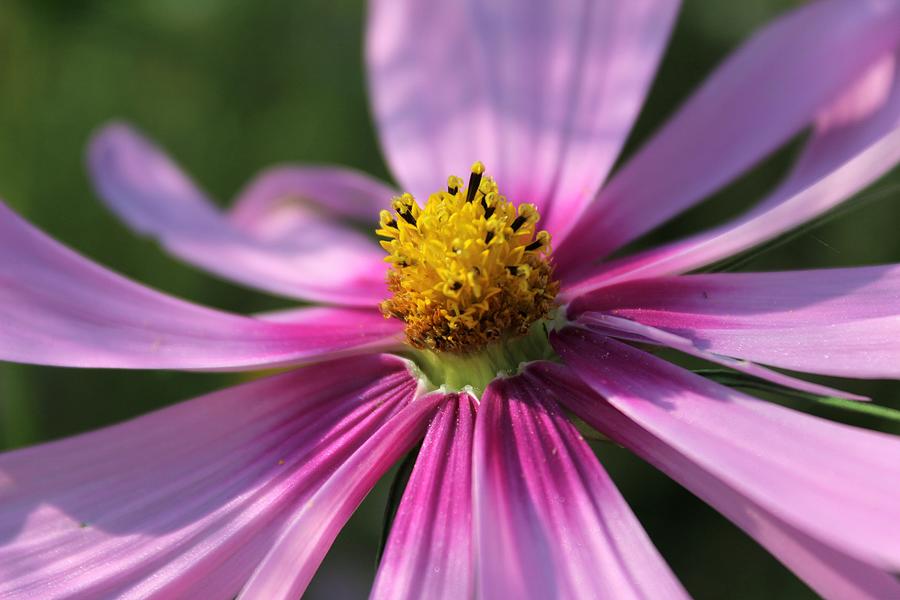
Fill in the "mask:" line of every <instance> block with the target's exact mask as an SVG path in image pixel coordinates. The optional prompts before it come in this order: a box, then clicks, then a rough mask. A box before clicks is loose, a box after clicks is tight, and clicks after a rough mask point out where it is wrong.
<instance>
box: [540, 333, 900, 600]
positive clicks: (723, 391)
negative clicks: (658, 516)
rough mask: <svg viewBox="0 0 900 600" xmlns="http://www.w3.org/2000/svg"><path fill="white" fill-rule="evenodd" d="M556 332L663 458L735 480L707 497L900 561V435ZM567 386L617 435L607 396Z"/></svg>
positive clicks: (858, 552) (581, 409) (699, 473)
mask: <svg viewBox="0 0 900 600" xmlns="http://www.w3.org/2000/svg"><path fill="white" fill-rule="evenodd" d="M553 342H554V347H555V348H557V351H558V352H559V353H560V355H561V356H562V358H563V361H564V362H565V363H566V364H567V365H569V366H570V367H571V368H572V369H573V370H574V372H575V373H576V374H577V375H578V376H579V377H580V378H581V379H582V380H583V381H584V382H585V383H586V384H587V385H588V386H590V387H591V389H593V390H594V391H595V392H596V393H597V394H600V395H602V396H603V398H605V399H606V401H607V402H609V404H610V405H611V406H612V407H614V408H615V409H616V410H618V411H620V412H621V413H622V414H623V415H624V416H625V417H627V418H628V419H630V420H631V421H633V423H634V424H635V426H636V428H639V429H642V430H643V431H644V433H643V434H642V435H643V436H644V438H647V439H649V438H655V442H654V443H655V445H656V450H655V453H656V456H655V458H656V460H667V459H666V458H665V457H666V456H667V455H670V454H671V455H676V456H679V457H681V459H683V466H684V465H687V467H686V468H689V469H690V470H691V472H690V473H689V474H688V475H684V477H685V478H687V479H686V480H684V481H682V482H683V483H684V484H685V485H686V486H688V487H689V488H691V489H693V488H692V487H691V486H692V480H691V479H690V478H696V479H698V480H702V479H704V478H706V479H710V478H711V479H714V480H715V481H716V483H715V484H711V487H712V488H715V489H720V490H722V489H725V490H728V491H727V493H723V494H721V495H719V494H715V493H713V494H711V495H709V497H705V499H706V500H707V501H709V502H711V503H712V504H713V505H714V506H716V507H717V508H720V510H723V512H724V513H725V514H726V516H729V517H731V518H734V513H735V512H736V511H738V510H739V508H740V507H739V506H738V505H737V503H748V504H750V505H751V506H752V508H750V507H745V508H744V510H748V509H749V510H750V511H751V512H750V514H747V515H745V516H744V517H743V518H744V519H747V521H745V523H749V522H752V521H753V520H754V515H753V513H754V512H755V511H756V510H761V511H763V512H764V513H767V515H768V518H770V519H771V520H773V521H781V522H784V523H785V524H787V525H788V526H789V527H791V528H794V529H796V530H797V531H799V532H800V533H802V534H803V535H804V536H807V537H808V538H810V539H812V540H815V541H816V542H818V543H819V544H824V545H825V546H827V547H830V548H832V549H833V551H834V553H835V554H846V555H848V556H851V557H853V558H855V559H857V561H861V562H865V563H868V564H870V565H872V566H875V567H878V568H881V569H884V570H897V569H900V502H897V496H898V487H897V482H898V481H900V439H898V438H896V437H893V436H890V435H887V434H882V433H876V432H872V431H866V430H863V429H858V428H855V427H850V426H847V425H841V424H837V423H832V422H829V421H826V420H824V419H820V418H817V417H812V416H809V415H805V414H803V413H800V412H797V411H793V410H790V409H787V408H784V407H781V406H779V405H777V404H773V403H770V402H765V401H762V400H757V399H755V398H751V397H749V396H746V395H744V394H742V393H740V392H737V391H735V390H731V389H729V388H726V387H724V386H721V385H719V384H717V383H714V382H712V381H710V380H708V379H704V378H702V377H700V376H698V375H695V374H693V373H690V372H689V371H686V370H684V369H681V368H680V367H677V366H675V365H672V364H669V363H667V362H665V361H663V360H661V359H658V358H656V357H654V356H652V355H650V354H647V353H644V352H642V351H640V350H637V349H635V348H632V347H630V346H626V345H624V344H622V343H620V342H616V341H614V340H612V339H610V338H605V337H603V336H596V335H592V334H590V333H587V332H584V331H583V330H581V331H575V330H572V329H571V328H570V329H568V330H563V331H562V332H561V333H560V334H558V335H554V339H553ZM569 396H570V394H561V397H563V398H564V399H563V401H564V402H566V403H567V405H569V406H570V408H572V409H573V410H575V412H576V413H577V414H579V415H580V416H581V417H582V418H584V419H585V420H586V421H588V422H589V423H590V424H591V425H592V426H594V427H597V428H598V429H599V430H600V431H602V432H603V433H610V434H611V435H613V436H615V435H616V433H615V432H616V431H617V429H615V427H614V426H612V425H611V424H608V422H606V421H604V419H605V418H606V417H605V414H606V412H609V411H602V412H603V415H601V411H600V410H599V409H596V406H598V405H601V404H603V402H602V401H601V400H600V399H599V398H596V397H595V398H593V399H591V400H584V399H582V400H579V401H577V402H576V401H574V400H573V401H571V402H570V401H568V400H566V399H565V398H568V397H569ZM576 404H577V406H576ZM626 431H627V429H626ZM648 443H649V442H648ZM635 450H636V451H639V452H640V448H635ZM660 457H663V458H660ZM673 476H675V475H674V474H673ZM698 493H699V492H698ZM701 496H702V494H701ZM726 509H727V510H726ZM729 511H731V513H729ZM738 524H739V525H741V526H742V527H743V526H745V524H744V523H742V522H738ZM750 533H751V535H754V533H755V532H754V531H752V530H751V531H750ZM760 542H761V543H763V544H764V545H765V544H766V540H764V539H761V540H760ZM772 551H773V552H774V553H775V554H776V555H777V554H778V552H776V551H775V550H772ZM779 558H781V559H782V560H785V557H784V556H779ZM800 574H801V575H802V573H800ZM895 585H896V583H895ZM896 589H900V586H898V587H897V588H896Z"/></svg>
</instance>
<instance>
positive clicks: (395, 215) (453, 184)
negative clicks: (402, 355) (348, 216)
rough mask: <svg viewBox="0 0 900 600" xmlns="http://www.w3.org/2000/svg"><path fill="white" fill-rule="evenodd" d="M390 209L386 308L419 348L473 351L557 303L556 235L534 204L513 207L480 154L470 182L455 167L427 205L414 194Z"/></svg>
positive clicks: (524, 326)
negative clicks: (544, 226)
mask: <svg viewBox="0 0 900 600" xmlns="http://www.w3.org/2000/svg"><path fill="white" fill-rule="evenodd" d="M391 208H392V209H393V211H387V210H384V211H381V215H380V227H379V229H378V230H377V231H376V233H377V234H378V235H379V236H382V237H384V238H385V240H383V241H382V242H381V246H382V247H383V248H384V249H385V250H386V251H387V253H388V256H387V257H386V258H385V260H386V261H388V262H389V263H391V269H390V270H389V272H388V287H389V288H390V290H391V292H392V293H393V297H392V298H390V299H388V300H385V301H384V302H382V304H381V310H382V312H383V313H384V314H385V316H388V317H395V318H398V319H402V320H403V321H404V322H405V323H406V336H407V338H408V339H409V342H410V343H411V344H412V345H413V346H415V347H416V348H420V349H428V350H435V351H449V352H457V353H468V352H474V351H477V350H480V349H482V348H484V347H485V346H486V345H488V344H490V343H492V342H495V341H497V340H500V339H501V338H504V337H507V336H519V335H524V334H525V333H527V332H528V330H529V327H530V326H531V324H532V323H534V322H535V321H537V320H539V319H542V318H545V317H546V316H547V315H548V314H549V313H550V311H551V310H552V309H553V307H554V299H555V297H556V293H557V292H558V291H559V284H558V283H557V282H556V281H555V280H554V279H553V268H552V265H551V262H550V235H549V234H548V233H547V232H546V231H537V230H536V224H537V222H538V220H539V219H540V215H539V214H538V212H537V209H536V208H535V207H534V205H532V204H522V205H520V206H519V207H518V210H516V207H515V206H514V205H513V204H512V203H511V202H509V201H508V200H507V199H506V197H504V196H502V195H501V194H500V192H499V190H498V189H497V184H496V182H494V180H493V179H491V178H490V177H485V176H484V165H483V164H481V163H480V162H476V163H475V164H474V165H472V175H471V176H470V178H469V182H468V184H467V185H465V186H464V185H463V181H462V179H460V178H459V177H455V176H451V177H450V178H448V180H447V191H445V192H444V191H441V192H436V193H434V194H432V195H431V196H429V198H428V202H427V203H426V204H425V207H424V208H420V207H419V205H418V203H417V202H416V200H415V199H414V198H413V197H412V196H411V195H410V194H404V195H402V196H400V197H398V198H395V199H394V200H393V202H392V203H391Z"/></svg>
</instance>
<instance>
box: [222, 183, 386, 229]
mask: <svg viewBox="0 0 900 600" xmlns="http://www.w3.org/2000/svg"><path fill="white" fill-rule="evenodd" d="M396 195H397V191H396V190H395V189H393V188H391V187H390V186H388V185H387V184H385V183H382V182H381V181H378V180H377V179H374V178H373V177H370V176H369V175H366V174H365V173H362V172H359V171H354V170H352V169H345V168H341V167H325V166H316V167H303V166H297V167H295V166H282V167H274V168H271V169H269V170H267V171H264V172H263V173H261V174H260V175H259V176H257V177H256V178H255V179H254V180H253V181H251V182H250V183H249V184H248V185H247V187H246V188H245V189H244V190H243V191H242V192H241V194H240V195H239V196H238V198H237V200H235V202H234V206H233V207H232V208H231V210H230V211H229V219H230V220H231V222H232V223H234V224H235V226H237V227H239V228H241V229H243V230H245V231H251V232H253V233H256V234H258V235H261V236H262V237H272V233H273V232H279V233H281V232H284V231H286V230H289V227H288V226H287V223H290V224H292V225H294V226H296V227H298V228H299V227H302V226H307V225H308V226H312V225H315V226H317V227H320V226H322V225H323V224H327V223H326V221H325V220H323V219H322V218H321V213H322V212H323V211H324V212H325V213H326V214H329V215H334V216H337V217H341V218H344V219H352V220H355V221H358V222H359V223H361V224H363V225H368V226H369V227H370V228H371V229H375V226H376V225H377V224H378V213H379V212H380V211H381V210H382V209H385V208H388V206H389V205H390V201H391V198H393V197H394V196H396ZM331 228H332V229H333V225H331Z"/></svg>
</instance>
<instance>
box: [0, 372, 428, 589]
mask: <svg viewBox="0 0 900 600" xmlns="http://www.w3.org/2000/svg"><path fill="white" fill-rule="evenodd" d="M415 389H416V382H415V380H414V379H413V378H412V377H411V376H410V375H409V372H408V370H407V367H406V364H405V363H404V362H403V361H400V360H398V359H396V358H391V357H383V356H382V357H379V356H371V357H365V358H358V359H348V360H343V361H336V362H331V363H324V364H321V365H316V366H312V367H308V368H306V369H302V370H297V371H292V372H290V373H286V374H282V375H278V376H275V377H269V378H266V379H261V380H257V381H254V382H251V383H248V384H244V385H241V386H238V387H235V388H232V389H228V390H224V391H221V392H217V393H214V394H210V395H208V396H204V397H202V398H198V399H195V400H190V401H187V402H184V403H182V404H179V405H176V406H173V407H171V408H168V409H164V410H161V411H158V412H155V413H151V414H149V415H146V416H143V417H140V418H138V419H135V420H133V421H130V422H127V423H124V424H121V425H117V426H114V427H110V428H107V429H103V430H100V431H98V432H94V433H88V434H84V435H81V436H78V437H74V438H70V439H66V440H62V441H59V442H53V443H50V444H45V445H41V446H36V447H33V448H27V449H24V450H18V451H14V452H10V453H7V454H3V455H0V596H2V597H3V598H10V599H13V598H22V599H26V598H27V599H31V598H41V599H44V600H50V599H53V598H72V597H80V598H101V597H103V598H106V597H115V598H148V597H166V598H175V597H178V598H199V597H202V598H232V597H234V595H235V594H236V593H237V592H238V591H239V590H240V588H241V586H242V585H243V584H244V583H245V582H246V580H247V578H248V577H249V576H250V574H251V573H252V572H253V569H254V568H255V567H256V565H257V564H258V563H259V561H260V560H261V559H262V558H263V557H264V556H265V554H266V552H267V551H268V549H269V547H270V546H271V544H272V543H273V542H274V540H275V539H276V538H277V535H278V532H279V531H280V530H281V528H282V527H283V526H284V525H285V523H286V522H287V519H288V518H289V516H290V514H291V512H292V510H295V507H296V506H297V505H302V504H303V503H305V502H307V501H308V500H309V499H310V498H312V497H314V492H315V490H316V489H318V488H319V487H320V486H321V485H323V483H324V482H325V481H327V480H328V479H329V478H330V477H331V476H332V475H333V474H334V473H336V472H339V470H340V468H341V467H340V465H341V464H342V463H343V462H344V461H345V460H347V459H348V458H349V457H350V456H351V455H352V454H353V452H355V451H356V449H358V448H359V447H361V446H362V445H363V444H364V442H365V441H366V440H367V439H368V438H369V437H370V436H371V435H373V434H374V433H375V431H377V430H378V429H379V427H381V426H382V425H383V424H384V423H386V422H387V421H388V419H389V417H390V416H391V415H392V414H394V413H396V412H397V411H398V410H399V409H400V407H401V406H402V405H404V404H405V403H407V402H409V400H410V399H411V398H412V396H413V394H414V392H415Z"/></svg>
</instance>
